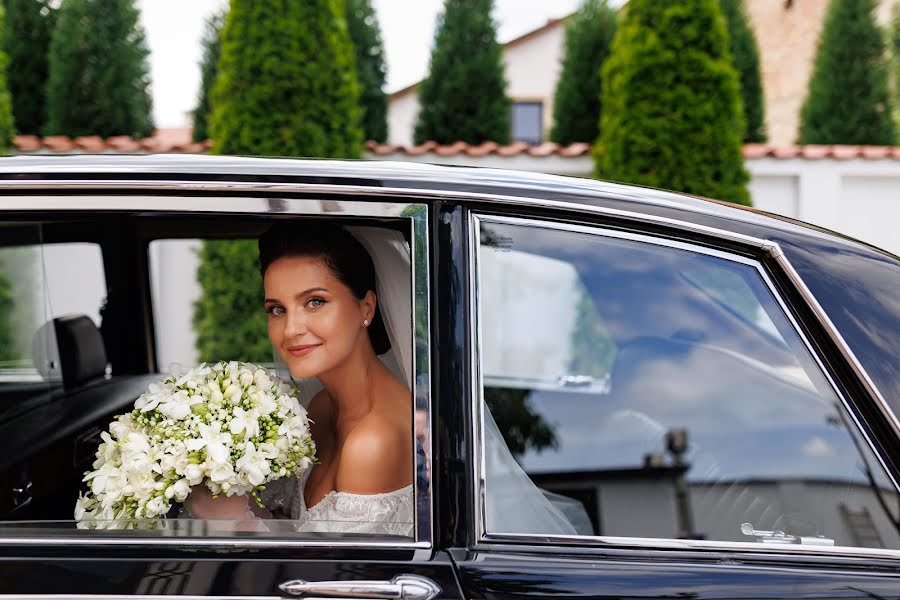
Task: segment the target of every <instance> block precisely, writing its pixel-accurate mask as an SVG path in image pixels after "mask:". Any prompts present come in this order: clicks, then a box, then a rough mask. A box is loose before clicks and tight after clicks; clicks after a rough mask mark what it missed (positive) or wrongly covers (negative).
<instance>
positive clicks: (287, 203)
mask: <svg viewBox="0 0 900 600" xmlns="http://www.w3.org/2000/svg"><path fill="white" fill-rule="evenodd" d="M45 183H46V182H45ZM294 187H295V188H296V187H297V186H294ZM2 189H3V187H2V186H0V190H2ZM0 198H2V196H0ZM42 198H45V199H47V200H48V201H49V203H50V204H51V205H52V204H54V202H53V201H56V205H55V206H54V207H53V208H57V209H66V210H72V211H73V212H87V211H90V210H96V209H103V208H107V207H108V206H109V205H111V204H112V205H115V210H125V211H142V212H165V213H171V212H188V211H191V212H193V211H197V210H198V208H200V209H201V210H200V211H211V212H218V213H227V214H228V215H229V216H240V215H241V214H256V213H265V214H287V215H306V216H316V215H329V216H333V217H337V218H341V217H381V218H391V219H406V220H408V221H409V226H410V235H411V243H410V277H411V281H410V283H411V290H410V292H411V294H412V297H411V299H410V301H411V306H412V309H413V310H412V313H413V314H412V315H411V318H412V336H413V339H412V340H410V342H411V343H412V344H413V353H412V362H413V364H412V375H413V381H411V382H410V387H411V393H412V398H413V414H411V415H410V418H413V417H414V411H415V408H416V406H415V402H416V397H417V396H420V395H421V397H422V398H424V403H423V404H424V409H425V412H426V417H427V419H426V422H427V424H428V425H427V427H428V440H429V443H430V444H431V445H432V448H433V444H434V441H433V440H434V432H433V430H432V414H433V398H432V391H431V384H430V381H431V362H430V351H431V350H430V339H431V332H430V327H431V325H430V321H431V319H430V310H431V303H430V298H431V282H430V280H431V274H430V263H429V261H428V260H427V257H428V252H429V250H428V247H429V246H428V244H429V242H428V205H426V204H422V203H417V202H397V201H391V202H387V201H386V202H377V203H375V202H359V201H345V200H324V201H316V200H312V201H310V200H298V199H278V198H275V199H272V198H258V197H257V198H254V197H230V198H198V197H180V196H178V195H177V193H174V194H172V195H171V196H139V195H137V196H131V195H128V196H127V197H110V196H78V197H72V196H68V197H61V196H49V197H40V196H38V197H34V196H27V197H18V198H16V197H11V198H9V197H8V198H3V201H2V204H0V219H2V215H3V213H4V212H6V211H12V210H17V211H18V210H21V211H28V212H31V211H42V210H48V207H47V206H42V203H41V199H42ZM126 198H127V199H126ZM60 199H63V200H68V201H69V202H62V203H60V202H58V201H59V200H60ZM85 199H87V200H90V201H94V202H96V204H93V205H91V204H90V203H87V204H88V205H87V206H85V204H86V203H85V202H84V200H85ZM17 200H18V201H19V202H18V203H17V202H16V201H17ZM35 200H37V202H35ZM210 200H214V201H215V203H211V202H210ZM110 201H112V202H110ZM198 201H199V202H198ZM223 201H232V202H231V203H230V204H229V206H230V207H231V208H230V210H229V208H227V207H225V208H223ZM170 203H171V204H170ZM248 205H249V206H248ZM201 207H202V208H201ZM417 242H419V243H420V244H421V246H422V247H423V248H424V249H425V260H424V261H422V262H421V265H417V263H416V258H417V257H416V245H417ZM417 267H421V268H417ZM419 281H421V283H422V284H423V285H422V289H423V290H424V297H423V298H417V288H418V286H417V283H418V282H419ZM417 317H419V318H417ZM420 323H424V326H423V327H419V324H420ZM419 347H424V348H425V349H424V351H419V350H418V348H419ZM154 351H155V350H154ZM420 368H421V369H422V373H423V374H424V375H425V377H424V379H425V381H424V382H423V383H422V385H421V386H419V385H418V382H417V381H416V377H415V374H416V373H417V372H418V370H419V369H420ZM411 443H412V444H413V456H414V457H415V456H416V440H415V436H413V439H412V442H411ZM433 456H434V452H433V451H429V452H428V453H427V454H426V469H427V471H428V472H429V473H435V472H436V470H435V469H434V466H433V465H432V464H431V461H432V457H433ZM416 468H417V467H416V463H415V462H414V477H413V490H414V492H413V493H414V504H415V510H414V515H415V518H414V523H413V530H414V531H413V541H409V542H401V541H396V542H379V541H372V542H369V541H360V540H348V541H339V540H335V541H314V540H303V539H297V540H292V539H290V538H287V537H285V538H281V539H278V540H275V539H271V540H270V539H233V540H232V539H224V538H220V539H215V538H213V539H207V538H202V537H188V536H185V537H171V538H167V537H162V536H160V537H153V538H143V537H142V538H130V537H125V536H122V537H106V538H100V537H97V538H95V537H93V536H92V537H81V536H73V535H71V534H54V533H52V532H48V533H47V535H46V536H41V535H39V534H35V533H31V534H30V535H29V536H17V535H14V534H13V535H10V534H8V533H5V532H4V531H3V528H2V522H0V545H54V546H59V545H75V546H79V545H138V546H173V545H174V546H184V547H197V546H212V547H236V548H246V547H337V548H396V549H421V548H431V547H432V546H433V542H434V523H433V515H432V512H433V507H432V502H431V500H432V497H433V494H432V489H433V485H429V489H428V493H427V497H428V503H427V510H420V503H419V502H416V501H415V498H417V497H418V496H417V494H418V491H419V490H418V473H417V472H416V471H415V469H416ZM423 521H424V524H423V526H422V528H421V529H422V531H423V533H424V536H423V538H422V539H420V538H419V530H420V527H419V525H420V523H421V522H423ZM13 523H15V522H14V521H13Z"/></svg>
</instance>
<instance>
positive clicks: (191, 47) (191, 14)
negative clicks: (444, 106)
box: [137, 0, 579, 128]
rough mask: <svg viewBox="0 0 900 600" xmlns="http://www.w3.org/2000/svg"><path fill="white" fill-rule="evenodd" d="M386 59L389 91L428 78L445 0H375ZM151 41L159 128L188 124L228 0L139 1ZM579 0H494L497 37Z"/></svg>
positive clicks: (540, 20)
mask: <svg viewBox="0 0 900 600" xmlns="http://www.w3.org/2000/svg"><path fill="white" fill-rule="evenodd" d="M371 2H372V6H373V8H374V9H375V12H376V13H377V15H378V22H379V25H380V26H381V35H382V40H383V42H384V50H385V55H386V57H387V66H388V79H387V85H386V86H385V91H386V92H388V93H390V92H393V91H396V90H398V89H401V88H404V87H406V86H407V85H410V84H412V83H416V82H417V81H419V80H420V79H422V77H424V76H425V74H426V71H427V69H428V57H429V54H430V50H431V42H432V39H433V37H434V25H435V20H436V18H437V15H438V13H439V12H440V9H441V6H442V5H443V0H371ZM137 4H138V6H139V7H140V9H141V21H142V23H143V26H144V30H145V31H146V34H147V41H148V43H149V45H150V75H151V78H152V90H153V118H154V121H155V123H156V126H157V127H161V128H168V127H184V126H186V125H188V124H189V116H188V114H187V113H188V111H190V110H192V109H193V108H194V105H195V104H196V99H197V92H198V88H199V84H200V66H199V64H200V57H201V54H202V49H201V47H200V40H201V38H202V36H203V29H204V23H205V21H206V18H207V16H208V15H210V14H212V13H213V12H214V11H216V10H218V9H220V8H221V7H223V6H225V5H227V0H190V1H189V2H184V1H183V0H138V2H137ZM578 4H579V0H495V12H494V20H495V22H496V23H497V27H498V29H497V37H498V39H499V40H500V41H501V42H506V41H508V40H511V39H513V38H515V37H518V36H520V35H522V34H524V33H527V32H529V31H531V30H532V29H536V28H538V27H540V26H541V25H543V24H544V23H546V22H547V20H548V19H552V18H558V17H562V16H565V15H567V14H569V13H571V12H573V11H574V10H575V9H576V8H577V7H578Z"/></svg>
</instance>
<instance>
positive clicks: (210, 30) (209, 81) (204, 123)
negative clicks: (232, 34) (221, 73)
mask: <svg viewBox="0 0 900 600" xmlns="http://www.w3.org/2000/svg"><path fill="white" fill-rule="evenodd" d="M227 14H228V11H227V10H226V9H222V10H220V11H217V12H214V13H213V14H212V15H210V17H209V18H208V19H207V20H206V28H205V30H204V32H203V39H202V40H201V42H200V43H201V45H202V46H203V57H202V58H201V59H200V94H199V96H198V98H197V108H195V109H194V112H193V117H194V128H193V132H192V134H191V136H192V138H193V140H194V141H195V142H205V141H206V140H208V139H209V112H210V92H211V91H212V86H213V84H214V83H215V81H216V73H217V72H218V70H217V65H218V62H219V54H221V53H222V43H221V41H220V40H219V36H220V35H221V33H222V26H223V25H224V24H225V15H227Z"/></svg>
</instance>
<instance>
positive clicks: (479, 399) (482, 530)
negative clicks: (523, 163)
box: [468, 212, 900, 559]
mask: <svg viewBox="0 0 900 600" xmlns="http://www.w3.org/2000/svg"><path fill="white" fill-rule="evenodd" d="M482 223H499V224H507V225H519V226H532V227H539V228H543V229H553V230H557V231H564V232H573V233H582V234H588V235H593V236H597V237H603V238H613V239H624V240H630V241H637V242H642V243H648V244H651V245H654V246H658V247H664V248H674V249H678V250H686V251H690V252H696V253H698V254H703V255H707V256H714V257H717V258H722V259H724V260H729V261H731V262H737V263H740V264H744V265H747V266H750V267H753V268H754V269H755V270H756V271H757V273H758V274H759V275H760V276H761V278H762V279H763V282H764V284H765V285H766V286H767V288H768V290H769V293H770V294H771V295H772V297H773V298H774V299H775V301H776V302H777V304H778V306H779V307H780V308H781V310H782V312H783V313H784V315H785V316H786V317H787V319H788V321H789V323H790V326H791V327H792V328H793V330H794V332H795V333H796V334H797V335H798V336H799V338H800V340H801V342H802V343H803V345H804V347H805V348H806V349H807V352H809V354H810V356H811V357H812V359H813V361H814V362H815V364H816V366H817V367H818V368H819V370H820V372H821V374H822V375H823V376H824V377H825V379H826V380H827V382H828V384H829V385H830V386H831V389H832V391H833V392H834V394H835V395H836V396H837V398H838V399H839V400H840V402H841V404H842V405H843V407H844V410H845V411H846V413H847V415H848V416H849V417H850V418H851V419H852V420H853V423H854V425H855V427H856V433H858V434H859V435H861V436H862V437H863V439H864V440H865V441H866V444H867V445H868V447H869V450H870V451H871V452H872V454H873V455H874V456H875V458H876V459H877V460H878V462H879V464H880V465H881V466H882V468H883V469H884V471H885V473H886V474H887V477H888V478H889V479H890V481H891V483H892V484H893V486H894V488H895V490H897V491H898V492H900V485H898V482H897V480H896V479H895V478H894V476H893V474H892V473H891V471H890V469H888V468H887V466H886V465H885V464H884V461H883V459H882V457H881V455H880V453H879V452H878V451H877V450H876V449H875V445H874V444H873V442H872V439H871V438H870V436H869V435H868V433H867V432H866V430H865V429H864V428H863V427H862V426H861V424H860V422H859V420H858V419H857V418H856V416H855V413H854V411H853V410H851V409H850V405H849V403H848V401H847V399H846V398H845V397H844V395H843V394H842V393H841V392H840V390H839V389H838V387H837V385H836V384H835V382H834V380H833V378H832V377H831V374H830V373H829V372H828V370H827V369H826V368H825V366H824V364H823V363H822V361H821V360H820V358H819V356H818V355H817V353H816V352H815V351H814V349H813V347H812V345H811V344H810V342H809V339H808V338H807V337H806V335H805V334H804V332H803V331H802V329H800V328H799V324H798V323H797V321H796V319H795V318H794V315H793V314H792V313H791V311H790V310H788V306H787V304H786V303H785V302H784V299H783V298H782V297H781V294H780V293H779V292H778V290H777V289H776V288H775V286H774V284H773V282H772V280H771V278H770V277H769V275H768V273H766V271H765V269H764V267H763V265H762V264H761V263H760V262H759V261H757V260H755V259H752V258H748V257H743V256H738V255H734V254H731V253H728V252H724V251H721V250H716V249H713V248H707V247H705V246H700V245H697V244H691V243H686V242H681V241H677V240H671V239H666V238H663V237H655V236H652V235H648V234H641V233H635V232H630V231H620V230H614V229H609V228H608V227H604V226H603V225H577V224H572V223H563V222H558V221H551V220H542V219H537V218H531V217H510V216H500V215H492V214H483V213H474V212H473V213H470V214H469V223H468V226H469V240H470V256H469V261H468V265H469V270H470V275H469V281H468V285H469V294H468V297H469V306H468V317H469V323H470V330H469V335H470V336H471V338H470V339H472V340H474V344H473V345H472V351H471V352H470V356H469V360H470V368H471V373H472V375H471V380H470V382H469V384H470V386H471V392H472V401H473V403H474V404H475V405H474V406H470V408H471V413H472V426H473V431H474V432H475V434H474V436H473V441H472V443H473V448H472V451H473V457H474V459H473V461H472V470H471V475H472V481H473V484H474V485H473V490H474V498H473V501H474V514H475V520H474V521H475V522H474V524H473V529H474V531H472V533H473V534H474V537H473V539H474V540H475V543H476V546H477V545H482V544H490V543H515V544H553V543H559V544H579V545H582V546H584V545H590V546H593V547H612V546H615V547H628V548H640V549H643V550H648V549H652V550H673V549H675V550H678V549H681V550H685V549H694V550H717V551H749V552H752V553H760V554H765V553H771V552H773V551H774V552H776V553H780V554H781V553H783V554H790V555H808V556H817V555H818V556H829V555H840V556H860V557H889V558H897V559H900V549H874V548H860V547H854V546H833V547H826V546H815V547H814V546H802V545H793V544H792V545H784V546H780V547H778V548H775V546H777V545H775V544H762V543H759V542H729V541H715V540H677V539H668V538H639V537H621V536H567V535H538V534H524V533H523V534H514V533H502V534H497V533H490V532H488V531H487V523H486V515H485V510H484V501H485V478H484V474H485V470H486V468H485V457H484V451H483V445H484V444H483V433H484V432H483V427H482V425H481V423H482V422H483V420H484V406H485V403H484V393H483V390H484V388H483V385H482V369H481V364H482V362H481V347H482V335H481V331H482V328H481V314H480V308H479V307H480V304H479V303H478V293H479V290H480V289H481V279H480V271H479V268H478V267H479V265H478V258H479V256H480V252H481V239H480V235H479V232H480V227H481V224H482ZM748 239H749V240H750V241H751V242H752V246H753V247H756V248H759V249H762V250H763V251H764V252H766V253H767V254H768V255H770V256H773V257H775V256H778V255H780V256H781V257H782V260H783V261H784V262H785V263H787V264H788V265H790V263H789V262H788V261H787V259H786V258H785V257H784V254H783V252H782V251H781V248H780V247H779V246H778V244H776V243H774V242H770V241H768V240H762V239H756V238H748ZM779 264H781V263H779ZM797 277H798V279H799V275H798V276H797ZM801 281H802V280H801ZM806 293H807V294H809V296H810V297H811V293H810V292H809V291H808V290H807V291H806ZM820 310H821V308H820ZM823 314H824V313H823ZM829 324H830V322H829ZM831 327H832V328H833V327H834V326H833V324H832V325H831ZM848 350H849V348H848ZM888 414H892V413H890V412H889V413H888Z"/></svg>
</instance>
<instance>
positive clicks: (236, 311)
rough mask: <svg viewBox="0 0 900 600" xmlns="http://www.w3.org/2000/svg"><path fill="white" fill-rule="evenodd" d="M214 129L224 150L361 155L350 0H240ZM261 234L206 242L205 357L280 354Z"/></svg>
mask: <svg viewBox="0 0 900 600" xmlns="http://www.w3.org/2000/svg"><path fill="white" fill-rule="evenodd" d="M221 44H222V49H221V54H220V57H219V62H218V75H217V76H216V77H215V84H214V85H213V88H212V113H211V116H210V130H211V134H212V139H213V152H214V153H217V154H251V155H254V154H255V155H287V156H322V157H339V158H354V157H358V156H359V155H360V153H361V151H362V142H363V136H362V128H361V127H360V114H361V110H360V107H359V85H358V83H357V79H356V71H355V69H354V59H353V47H352V45H351V43H350V36H349V34H348V32H347V24H346V20H345V13H344V4H343V0H304V1H303V2H296V1H293V0H278V1H274V0H273V1H271V2H255V1H253V0H232V1H231V7H230V9H229V11H228V16H227V17H226V18H225V24H224V26H223V28H222V33H221ZM257 261H258V254H257V248H256V241H255V240H238V241H235V240H215V241H206V242H204V243H203V246H202V249H201V251H200V262H201V266H200V269H199V272H198V279H199V281H200V286H201V290H202V291H201V297H200V299H199V300H198V301H197V303H196V304H195V306H194V329H195V332H196V334H197V350H198V352H199V355H200V358H201V359H203V360H219V359H227V360H234V359H244V360H251V361H258V362H271V360H272V356H273V355H272V348H271V345H270V344H269V341H268V339H267V336H266V319H265V313H264V312H263V309H262V298H263V291H262V281H261V278H260V276H259V271H258V262H257Z"/></svg>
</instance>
